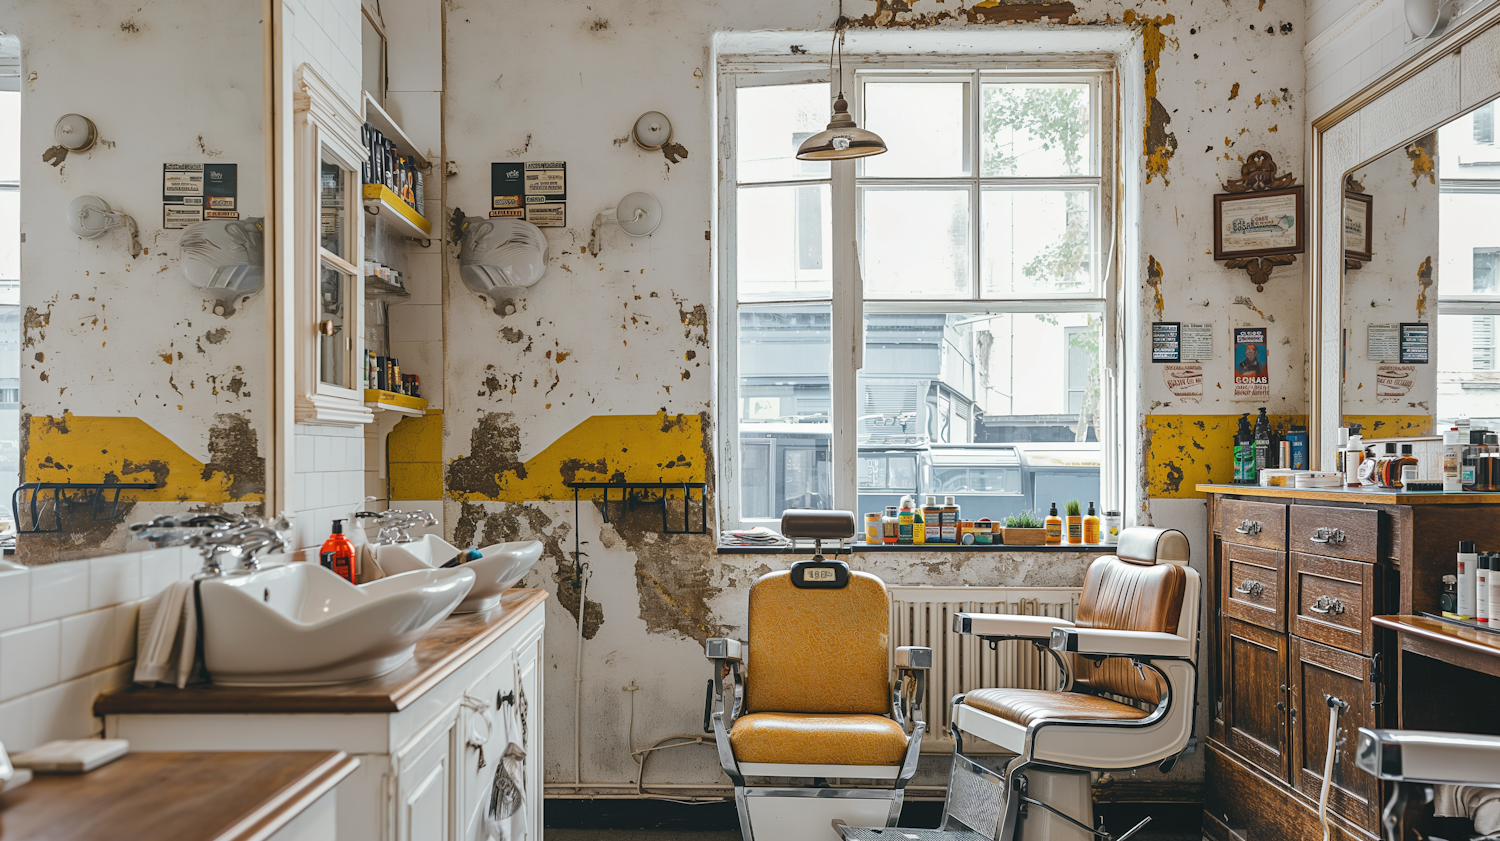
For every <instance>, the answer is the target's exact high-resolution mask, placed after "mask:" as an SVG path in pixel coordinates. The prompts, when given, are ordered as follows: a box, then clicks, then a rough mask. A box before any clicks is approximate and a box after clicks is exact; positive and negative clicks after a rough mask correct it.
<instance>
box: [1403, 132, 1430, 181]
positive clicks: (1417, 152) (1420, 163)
mask: <svg viewBox="0 0 1500 841" xmlns="http://www.w3.org/2000/svg"><path fill="white" fill-rule="evenodd" d="M1406 157H1407V158H1409V159H1410V160H1411V185H1412V187H1416V186H1417V182H1418V181H1421V180H1422V179H1423V178H1424V177H1425V178H1426V179H1427V181H1428V183H1430V184H1436V183H1437V132H1432V133H1431V134H1429V135H1427V136H1426V137H1419V138H1417V139H1416V140H1413V141H1412V142H1410V143H1408V144H1406Z"/></svg>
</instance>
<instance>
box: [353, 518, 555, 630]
mask: <svg viewBox="0 0 1500 841" xmlns="http://www.w3.org/2000/svg"><path fill="white" fill-rule="evenodd" d="M461 551H463V550H461V549H459V548H458V547H457V546H454V545H453V544H451V543H449V542H447V541H446V540H443V539H442V538H440V537H435V536H433V535H430V534H429V535H427V536H425V537H423V538H422V539H420V540H414V541H412V542H410V543H391V544H387V545H384V546H376V547H375V561H376V563H378V564H380V568H381V569H382V570H383V571H384V572H385V574H386V575H392V576H401V577H405V576H404V575H402V574H403V573H408V572H421V571H427V572H431V571H432V570H433V568H434V567H441V566H442V565H443V564H445V563H447V562H448V561H450V560H452V559H453V558H454V557H455V556H457V555H458V553H459V552H461ZM479 554H480V557H479V558H478V559H477V560H473V561H469V562H468V563H466V564H463V565H461V566H459V567H457V569H470V570H473V571H474V576H475V578H474V589H472V590H470V591H469V597H468V598H466V599H464V600H463V603H462V604H460V605H459V606H458V607H457V608H455V609H454V611H453V612H454V613H478V612H480V611H481V610H489V609H490V608H492V607H494V606H495V605H498V604H499V603H500V597H501V596H502V595H503V594H504V593H505V591H506V590H509V589H510V588H511V587H514V586H515V585H516V582H518V581H520V580H521V578H522V577H523V576H525V575H526V573H527V572H529V571H530V570H531V568H532V567H533V566H535V565H536V562H537V559H538V558H540V557H541V556H542V544H541V542H540V541H536V540H520V541H516V542H513V543H496V544H495V545H494V546H489V547H486V548H484V549H481V550H479ZM445 571H446V570H445ZM375 583H376V584H379V583H380V582H379V581H377V582H375ZM366 586H374V585H366Z"/></svg>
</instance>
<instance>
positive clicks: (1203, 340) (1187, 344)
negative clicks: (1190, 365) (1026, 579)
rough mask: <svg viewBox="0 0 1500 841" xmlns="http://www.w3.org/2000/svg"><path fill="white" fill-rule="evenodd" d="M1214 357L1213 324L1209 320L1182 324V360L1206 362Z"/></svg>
mask: <svg viewBox="0 0 1500 841" xmlns="http://www.w3.org/2000/svg"><path fill="white" fill-rule="evenodd" d="M1213 358H1214V325H1213V322H1211V321H1185V322H1183V324H1182V361H1183V362H1207V361H1209V360H1210V359H1213Z"/></svg>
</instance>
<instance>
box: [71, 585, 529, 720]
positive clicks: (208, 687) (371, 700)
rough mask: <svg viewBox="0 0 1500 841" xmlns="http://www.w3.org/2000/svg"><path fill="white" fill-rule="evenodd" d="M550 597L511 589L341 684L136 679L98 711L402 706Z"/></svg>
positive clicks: (375, 709) (385, 709)
mask: <svg viewBox="0 0 1500 841" xmlns="http://www.w3.org/2000/svg"><path fill="white" fill-rule="evenodd" d="M546 600H547V593H546V591H545V590H508V591H506V593H505V595H504V597H503V598H502V599H501V601H500V607H499V608H496V609H492V610H488V611H485V612H483V613H466V614H461V615H458V616H450V617H448V618H447V619H444V620H443V621H441V622H439V623H438V624H437V625H435V626H434V627H433V629H432V630H431V631H428V632H427V635H426V636H424V637H422V639H420V640H418V641H417V651H416V656H414V657H413V658H412V659H411V660H410V661H408V662H407V663H406V664H405V665H403V666H401V667H400V668H398V669H396V670H395V671H393V672H391V673H390V674H387V675H382V676H381V677H377V678H374V679H372V680H363V681H360V682H358V683H344V684H338V685H335V686H266V687H255V686H218V685H215V684H212V683H205V684H199V685H196V686H189V687H187V688H186V689H178V688H176V687H175V686H166V687H163V686H155V687H145V686H136V685H132V686H130V687H128V688H126V689H122V690H120V691H119V692H115V693H112V694H109V695H105V696H103V697H101V698H100V699H99V700H98V701H95V702H94V715H122V714H130V713H178V714H181V713H393V712H400V711H401V710H403V709H405V708H406V707H408V706H410V705H411V704H412V703H413V702H414V701H416V699H417V698H419V697H421V696H422V695H423V694H424V693H425V692H427V691H428V690H430V689H432V687H434V686H436V685H437V684H438V682H439V681H441V680H442V679H443V678H445V677H447V676H448V675H450V674H453V672H454V671H456V670H457V669H458V668H459V667H460V666H462V665H463V664H465V663H467V662H468V661H469V660H470V658H472V657H473V656H474V655H475V654H477V653H479V652H480V651H481V650H482V649H484V647H485V646H487V645H489V644H490V643H492V642H494V641H495V640H496V639H498V638H499V637H500V636H501V635H502V634H504V633H505V632H506V631H508V630H510V629H511V628H513V627H515V625H516V623H517V622H519V621H521V619H522V618H523V617H525V616H526V615H527V614H529V613H531V612H532V611H533V610H536V609H537V608H539V607H541V606H542V603H543V602H545V601H546Z"/></svg>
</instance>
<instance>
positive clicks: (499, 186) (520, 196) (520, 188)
mask: <svg viewBox="0 0 1500 841" xmlns="http://www.w3.org/2000/svg"><path fill="white" fill-rule="evenodd" d="M525 166H526V165H525V164H523V163H521V162H519V161H517V162H515V163H492V164H490V218H492V219H521V218H524V217H525V216H526V198H525V197H526V178H525V177H524V174H523V173H524V172H525Z"/></svg>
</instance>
